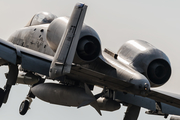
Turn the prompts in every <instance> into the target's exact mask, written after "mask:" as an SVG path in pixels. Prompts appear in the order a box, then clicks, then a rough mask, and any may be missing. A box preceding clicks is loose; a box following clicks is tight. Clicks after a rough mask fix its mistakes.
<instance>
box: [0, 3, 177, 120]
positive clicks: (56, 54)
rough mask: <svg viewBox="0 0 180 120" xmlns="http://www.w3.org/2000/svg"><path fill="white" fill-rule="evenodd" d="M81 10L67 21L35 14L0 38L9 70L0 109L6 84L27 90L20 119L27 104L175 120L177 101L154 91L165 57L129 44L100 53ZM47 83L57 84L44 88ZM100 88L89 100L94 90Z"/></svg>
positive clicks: (164, 74) (165, 76) (167, 68)
mask: <svg viewBox="0 0 180 120" xmlns="http://www.w3.org/2000/svg"><path fill="white" fill-rule="evenodd" d="M86 10H87V5H85V4H83V3H77V4H76V5H75V7H74V10H73V12H72V15H71V16H70V17H57V16H55V15H53V14H51V13H47V12H40V13H37V14H35V15H34V16H33V18H32V19H31V20H30V21H29V22H28V24H27V25H26V26H25V27H24V28H21V29H19V30H17V31H16V32H15V33H14V34H12V35H11V36H10V38H9V39H8V41H5V40H2V39H0V58H1V59H0V64H1V65H7V66H9V72H8V73H6V74H5V75H6V78H7V82H6V85H5V86H4V88H3V89H2V88H1V89H0V106H2V104H3V103H6V102H7V100H8V96H9V93H10V90H11V87H12V85H15V84H16V83H21V84H27V85H30V86H31V87H30V90H29V93H28V95H27V97H26V99H25V100H24V101H23V102H22V103H21V105H20V108H19V112H20V114H21V115H25V114H26V113H27V111H28V109H29V106H30V104H31V102H32V99H33V98H35V97H38V98H39V99H41V100H43V101H46V102H49V103H52V104H57V105H64V106H74V107H78V108H80V107H83V106H86V105H91V106H92V107H93V108H95V110H96V111H97V112H98V113H99V114H100V115H101V110H105V111H115V110H118V109H119V108H120V104H123V105H126V106H128V108H127V111H126V114H125V117H124V120H136V119H137V118H138V115H139V111H140V108H141V107H143V108H147V109H149V111H147V112H146V113H147V114H152V115H162V116H164V117H165V118H167V116H168V115H169V114H173V115H180V109H179V108H180V97H179V96H178V95H175V94H171V93H167V92H163V91H157V90H155V89H154V88H155V87H159V86H162V85H163V84H165V83H166V82H167V81H168V80H169V78H170V76H171V65H170V61H169V59H168V57H167V56H166V55H165V54H164V53H163V52H162V51H161V50H159V49H157V48H156V47H154V46H153V45H151V44H150V43H148V42H146V41H143V40H130V41H127V42H126V43H125V44H124V45H123V46H121V47H120V49H119V51H118V52H117V53H114V52H112V51H110V50H108V49H105V50H104V51H102V50H101V42H100V38H99V36H98V34H97V32H96V31H95V30H94V29H93V28H91V27H90V26H88V25H86V24H84V22H83V21H84V17H85V13H86ZM46 79H49V80H52V81H57V82H58V83H46V82H45V80H46ZM95 85H96V86H99V87H101V88H103V91H102V92H100V93H99V94H96V95H93V94H92V92H91V91H92V90H93V88H94V86H95Z"/></svg>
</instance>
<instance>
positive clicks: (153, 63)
mask: <svg viewBox="0 0 180 120" xmlns="http://www.w3.org/2000/svg"><path fill="white" fill-rule="evenodd" d="M118 57H120V58H121V59H124V60H125V61H127V63H128V65H129V66H130V67H132V68H133V69H135V70H137V71H138V72H140V73H142V74H143V75H144V76H146V77H147V78H148V80H149V82H150V83H151V87H158V86H161V85H163V84H165V83H166V82H167V81H168V80H169V78H170V76H171V66H170V61H169V59H168V57H167V56H166V55H165V54H164V53H163V52H162V51H160V50H159V49H157V48H155V47H154V46H152V45H151V44H149V43H147V42H146V41H142V40H130V41H128V42H126V43H125V44H124V45H123V46H122V47H121V48H120V49H119V51H118Z"/></svg>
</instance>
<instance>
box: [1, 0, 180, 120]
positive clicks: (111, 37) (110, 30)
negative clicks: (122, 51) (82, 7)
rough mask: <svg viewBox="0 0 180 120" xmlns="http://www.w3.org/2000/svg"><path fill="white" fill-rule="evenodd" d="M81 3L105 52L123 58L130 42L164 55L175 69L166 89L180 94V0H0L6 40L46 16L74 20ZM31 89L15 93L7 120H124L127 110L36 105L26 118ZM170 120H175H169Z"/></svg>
mask: <svg viewBox="0 0 180 120" xmlns="http://www.w3.org/2000/svg"><path fill="white" fill-rule="evenodd" d="M77 2H84V3H85V4H87V5H88V9H87V13H86V18H85V23H86V24H88V25H90V26H91V27H93V28H94V29H95V30H96V31H97V33H98V34H99V36H100V38H101V43H102V49H103V48H109V49H110V50H112V51H114V52H117V51H118V49H119V48H120V47H121V46H122V45H123V43H125V42H126V41H127V40H131V39H142V40H146V41H148V42H149V43H151V44H153V45H154V46H156V47H157V48H159V49H160V50H162V51H164V52H165V53H166V54H167V56H168V57H169V59H170V61H171V65H172V76H171V78H170V80H169V81H168V82H167V83H166V84H165V85H164V86H162V87H161V88H160V89H161V90H165V91H170V92H174V93H178V94H179V91H180V88H179V85H180V80H179V78H180V74H179V69H180V63H179V61H180V54H179V53H180V52H179V51H180V47H179V46H180V33H179V32H180V15H179V12H180V7H179V5H180V1H179V0H173V1H170V0H149V1H145V0H111V1H110V0H108V1H105V0H98V1H97V0H89V1H87V0H81V1H77V0H15V1H13V0H0V38H2V39H4V40H7V39H8V38H9V36H10V35H11V34H12V33H13V32H15V31H16V30H17V29H19V28H22V27H23V26H25V25H26V24H27V23H28V21H29V20H30V19H31V18H32V16H33V15H34V14H35V13H37V12H40V11H47V12H51V13H53V14H55V15H57V16H59V17H60V16H70V15H71V12H72V10H73V8H74V5H75V4H76V3H77ZM6 71H7V69H6V68H5V67H1V68H0V78H1V80H0V86H1V87H3V86H4V84H5V82H6V80H5V77H4V73H5V72H6ZM28 90H29V87H28V86H25V85H16V86H14V87H13V88H12V91H11V93H10V96H9V100H8V102H7V104H5V105H3V106H2V108H1V109H0V119H1V120H12V119H17V120H50V119H51V120H72V119H73V120H77V119H78V120H84V119H86V120H92V119H94V120H110V119H111V120H122V119H123V116H124V112H125V110H126V108H125V107H122V108H121V109H120V110H117V111H115V112H102V114H103V116H99V115H98V113H97V112H96V111H95V110H94V109H93V108H92V107H90V106H86V107H83V108H80V109H77V108H73V107H63V106H58V105H52V104H49V103H45V102H43V101H40V100H39V99H37V98H36V99H35V100H34V101H33V103H32V105H31V109H30V110H29V111H28V113H27V114H26V115H25V116H21V115H19V112H18V111H19V105H20V103H21V102H22V101H23V100H24V99H25V97H26V95H27V93H28ZM144 112H145V109H142V110H141V113H140V116H139V120H144V119H146V120H151V119H153V120H164V118H163V117H161V116H160V117H158V116H151V115H146V114H145V113H144ZM168 119H169V118H168Z"/></svg>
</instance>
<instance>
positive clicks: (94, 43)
mask: <svg viewBox="0 0 180 120" xmlns="http://www.w3.org/2000/svg"><path fill="white" fill-rule="evenodd" d="M68 20H69V18H68V17H60V18H57V19H55V20H54V21H53V22H52V23H51V24H50V25H49V27H48V30H47V40H48V44H49V46H50V47H51V49H52V50H53V51H54V52H55V51H56V49H57V47H58V45H59V42H60V40H61V38H62V35H63V33H64V31H65V29H66V26H67V23H68ZM100 53H101V43H100V38H99V36H98V34H97V33H96V31H95V30H94V29H92V28H91V27H89V26H87V25H85V24H83V26H82V29H81V34H80V37H79V42H78V45H77V48H76V54H75V57H74V61H73V62H74V63H86V62H91V61H93V60H95V59H96V58H97V57H98V56H99V54H100Z"/></svg>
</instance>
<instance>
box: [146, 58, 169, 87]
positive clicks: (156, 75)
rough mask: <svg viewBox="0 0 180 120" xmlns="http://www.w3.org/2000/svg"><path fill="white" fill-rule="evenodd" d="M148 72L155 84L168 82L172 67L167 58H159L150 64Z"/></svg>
mask: <svg viewBox="0 0 180 120" xmlns="http://www.w3.org/2000/svg"><path fill="white" fill-rule="evenodd" d="M147 74H148V77H149V79H150V80H151V81H152V82H153V83H154V84H161V83H166V82H167V81H168V79H169V78H170V75H171V67H170V65H169V63H167V62H166V61H165V60H162V59H157V60H154V61H152V62H151V63H150V64H149V66H148V70H147Z"/></svg>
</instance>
